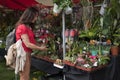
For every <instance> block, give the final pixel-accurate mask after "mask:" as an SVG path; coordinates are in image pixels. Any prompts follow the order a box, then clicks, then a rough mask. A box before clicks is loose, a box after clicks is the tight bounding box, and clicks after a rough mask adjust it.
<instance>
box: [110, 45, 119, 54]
mask: <svg viewBox="0 0 120 80" xmlns="http://www.w3.org/2000/svg"><path fill="white" fill-rule="evenodd" d="M110 52H111V55H112V56H118V54H119V47H118V46H112V47H111V49H110Z"/></svg>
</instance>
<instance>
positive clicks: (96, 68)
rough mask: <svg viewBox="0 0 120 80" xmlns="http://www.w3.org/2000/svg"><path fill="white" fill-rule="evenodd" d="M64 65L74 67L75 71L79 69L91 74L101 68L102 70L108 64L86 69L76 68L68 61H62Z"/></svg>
mask: <svg viewBox="0 0 120 80" xmlns="http://www.w3.org/2000/svg"><path fill="white" fill-rule="evenodd" d="M64 64H66V65H68V66H72V67H75V68H77V69H81V70H83V71H87V72H93V71H96V70H100V69H102V68H104V67H106V66H107V65H108V64H105V65H100V66H97V67H93V68H86V67H81V66H77V65H75V64H74V63H72V62H70V61H67V60H64Z"/></svg>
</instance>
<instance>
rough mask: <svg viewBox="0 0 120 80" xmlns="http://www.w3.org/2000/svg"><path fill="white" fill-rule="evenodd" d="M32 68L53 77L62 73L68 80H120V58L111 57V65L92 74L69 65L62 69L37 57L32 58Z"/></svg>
mask: <svg viewBox="0 0 120 80" xmlns="http://www.w3.org/2000/svg"><path fill="white" fill-rule="evenodd" d="M32 66H34V67H35V68H36V69H38V70H40V71H43V72H46V73H48V74H52V75H54V74H59V73H61V72H62V73H63V75H65V79H66V80H120V56H111V61H110V63H109V65H107V66H105V67H104V68H101V69H98V70H95V71H91V72H89V71H85V70H82V69H78V68H76V67H74V66H70V65H67V64H65V65H64V68H63V69H60V68H57V67H54V66H53V62H52V61H47V60H45V59H43V58H37V57H32Z"/></svg>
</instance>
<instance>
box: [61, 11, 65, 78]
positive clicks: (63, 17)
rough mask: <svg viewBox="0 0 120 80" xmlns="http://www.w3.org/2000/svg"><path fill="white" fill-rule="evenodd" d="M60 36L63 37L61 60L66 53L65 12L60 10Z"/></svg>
mask: <svg viewBox="0 0 120 80" xmlns="http://www.w3.org/2000/svg"><path fill="white" fill-rule="evenodd" d="M62 35H63V36H62V37H63V60H64V58H65V53H66V45H65V13H64V11H63V12H62ZM63 79H64V80H65V75H63Z"/></svg>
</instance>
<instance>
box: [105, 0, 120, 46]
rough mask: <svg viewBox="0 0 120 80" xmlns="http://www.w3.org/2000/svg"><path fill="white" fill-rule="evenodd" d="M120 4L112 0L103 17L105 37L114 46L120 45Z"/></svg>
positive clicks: (117, 0) (116, 0)
mask: <svg viewBox="0 0 120 80" xmlns="http://www.w3.org/2000/svg"><path fill="white" fill-rule="evenodd" d="M119 6H120V3H119V0H111V2H110V6H108V7H107V9H106V12H105V15H104V16H103V30H104V35H105V36H106V37H107V38H108V39H110V40H111V41H112V43H113V44H116V45H118V44H120V8H119Z"/></svg>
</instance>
